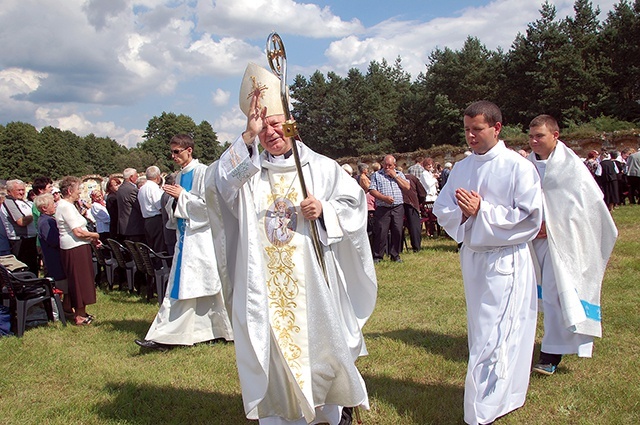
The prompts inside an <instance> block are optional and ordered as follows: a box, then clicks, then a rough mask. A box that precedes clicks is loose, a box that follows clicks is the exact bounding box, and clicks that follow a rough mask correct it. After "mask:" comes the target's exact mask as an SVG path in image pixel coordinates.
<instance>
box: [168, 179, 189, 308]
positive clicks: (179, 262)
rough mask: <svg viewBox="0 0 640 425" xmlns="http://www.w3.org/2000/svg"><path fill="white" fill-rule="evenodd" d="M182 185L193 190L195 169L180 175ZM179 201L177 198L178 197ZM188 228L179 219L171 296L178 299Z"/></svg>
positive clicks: (181, 219) (184, 221) (182, 220)
mask: <svg viewBox="0 0 640 425" xmlns="http://www.w3.org/2000/svg"><path fill="white" fill-rule="evenodd" d="M180 186H181V187H182V188H183V189H184V190H186V191H187V192H190V191H191V187H192V186H193V170H191V171H188V172H186V173H184V174H182V175H181V176H180ZM176 202H177V199H176ZM186 229H187V221H186V219H184V218H179V219H178V258H176V272H175V273H174V276H173V287H172V288H171V294H169V296H170V297H171V298H174V299H178V294H179V293H180V270H181V269H182V249H183V248H184V234H185V231H186Z"/></svg>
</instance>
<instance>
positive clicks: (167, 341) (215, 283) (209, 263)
mask: <svg viewBox="0 0 640 425" xmlns="http://www.w3.org/2000/svg"><path fill="white" fill-rule="evenodd" d="M169 145H170V149H171V157H172V158H173V160H174V162H175V163H176V164H178V165H179V166H180V168H181V169H180V172H179V173H178V175H177V176H176V183H175V184H172V185H164V187H163V189H164V191H165V192H166V193H167V194H169V195H170V196H171V197H172V198H173V199H172V201H170V202H169V203H168V204H167V205H166V207H165V208H166V211H167V213H168V215H169V223H167V225H171V226H172V227H173V228H177V230H176V232H177V242H176V246H175V254H174V256H173V262H172V264H171V272H170V274H169V283H168V285H167V292H166V294H165V296H164V299H163V301H162V305H161V306H160V310H159V311H158V314H157V315H156V318H155V320H154V321H153V323H152V324H151V327H150V328H149V331H148V332H147V336H146V337H145V339H144V340H136V341H135V342H136V344H138V345H140V346H141V347H144V348H151V349H156V350H161V351H164V350H166V349H168V348H170V347H171V346H175V345H193V344H196V343H199V342H208V341H213V340H226V341H232V340H233V331H232V329H231V319H230V316H229V313H228V312H227V309H226V305H225V299H224V296H223V291H222V284H221V281H220V277H219V275H218V266H217V264H216V256H215V253H214V245H213V237H212V233H215V232H219V231H220V229H218V228H215V227H214V228H212V226H211V224H210V223H209V214H208V212H207V206H206V204H205V199H204V198H205V194H204V191H205V185H204V177H205V173H206V171H207V167H206V165H204V164H201V163H200V162H199V161H198V160H197V159H195V158H193V149H194V142H193V139H192V137H191V136H189V135H188V134H178V135H176V136H174V137H173V138H171V141H170V143H169Z"/></svg>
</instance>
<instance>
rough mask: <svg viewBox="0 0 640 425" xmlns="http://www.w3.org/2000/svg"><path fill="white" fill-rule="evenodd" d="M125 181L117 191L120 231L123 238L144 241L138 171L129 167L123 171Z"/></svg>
mask: <svg viewBox="0 0 640 425" xmlns="http://www.w3.org/2000/svg"><path fill="white" fill-rule="evenodd" d="M122 177H123V179H124V181H123V182H122V185H121V186H120V188H119V189H118V191H117V192H116V199H117V200H118V233H119V237H120V239H121V240H125V239H127V240H130V241H133V242H144V241H145V238H144V219H143V218H142V212H141V211H140V204H139V203H138V186H136V182H137V181H138V172H137V171H136V169H135V168H127V169H125V170H124V171H123V172H122Z"/></svg>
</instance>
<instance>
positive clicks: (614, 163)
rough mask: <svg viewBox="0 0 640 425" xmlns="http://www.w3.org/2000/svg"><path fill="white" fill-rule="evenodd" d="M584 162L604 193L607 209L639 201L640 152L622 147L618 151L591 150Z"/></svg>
mask: <svg viewBox="0 0 640 425" xmlns="http://www.w3.org/2000/svg"><path fill="white" fill-rule="evenodd" d="M584 164H585V165H586V166H587V169H588V170H589V172H590V173H591V175H592V176H593V178H594V179H595V180H596V182H597V183H598V186H599V187H600V190H601V191H602V193H603V194H604V200H605V203H606V204H607V207H608V208H609V211H611V210H613V209H614V208H617V207H618V206H620V205H625V204H626V203H627V199H628V200H629V202H630V203H631V204H637V203H640V152H636V151H635V149H633V148H624V149H622V150H621V151H620V152H616V151H611V152H608V151H606V150H603V151H602V152H601V153H599V152H598V151H596V150H592V151H590V152H589V153H588V154H587V158H586V159H585V160H584Z"/></svg>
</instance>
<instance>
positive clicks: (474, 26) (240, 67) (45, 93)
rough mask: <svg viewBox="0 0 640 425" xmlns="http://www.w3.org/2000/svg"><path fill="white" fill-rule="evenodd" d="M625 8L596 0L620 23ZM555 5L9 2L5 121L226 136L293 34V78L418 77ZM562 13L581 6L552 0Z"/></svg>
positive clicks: (2, 69) (338, 0) (0, 86)
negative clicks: (208, 127)
mask: <svg viewBox="0 0 640 425" xmlns="http://www.w3.org/2000/svg"><path fill="white" fill-rule="evenodd" d="M616 2H617V1H614V0H593V4H594V6H599V7H600V9H601V14H600V20H601V21H602V20H604V19H605V18H606V13H607V11H609V10H611V9H612V7H613V4H615V3H616ZM541 3H542V0H495V1H488V0H477V1H476V2H471V1H470V0H445V1H443V0H437V1H434V0H393V1H388V0H384V1H383V0H369V1H365V0H316V1H313V2H309V3H302V2H296V1H292V0H269V1H266V0H217V1H214V0H183V1H180V0H173V1H163V0H2V7H1V8H0V124H6V123H8V122H11V121H22V122H27V123H30V124H33V125H34V126H36V128H38V129H41V128H43V127H45V126H47V125H51V126H54V127H57V128H60V129H62V130H70V131H72V132H74V133H75V134H78V135H80V136H84V135H86V134H89V133H94V134H96V135H98V136H107V137H111V138H113V139H115V140H117V141H118V142H120V143H122V144H123V145H126V146H129V147H132V146H135V145H136V144H137V143H139V142H141V141H142V140H143V139H142V137H141V136H142V134H143V133H144V130H145V128H146V126H147V123H148V121H149V119H150V118H152V117H153V116H158V115H160V114H161V113H162V112H163V111H164V112H174V113H176V114H185V115H188V116H190V117H191V118H193V120H194V121H195V122H196V123H200V122H201V121H202V120H207V121H208V122H210V123H211V124H212V126H213V129H214V131H216V133H217V134H218V139H219V140H220V142H224V141H227V140H231V139H233V138H235V137H236V135H237V134H238V133H239V132H240V131H242V129H243V128H244V122H245V119H244V116H243V115H242V113H241V112H240V110H239V108H238V106H237V104H238V88H239V86H240V79H241V78H242V74H243V72H244V68H245V66H246V64H247V63H248V62H250V61H253V62H256V63H258V64H261V65H263V66H265V67H268V64H267V61H266V56H265V53H264V51H265V44H266V38H267V36H268V35H269V33H271V32H272V31H277V32H278V33H279V34H280V36H281V37H282V39H283V41H284V44H285V47H286V51H287V65H288V72H289V83H290V82H291V81H292V79H293V76H295V75H296V74H303V75H305V76H309V75H311V74H312V73H313V72H314V71H315V70H321V71H322V72H325V73H326V72H327V71H335V72H337V73H339V74H341V75H346V72H347V71H348V70H349V69H350V68H353V67H357V68H360V69H362V70H363V72H366V68H367V65H368V64H369V62H370V61H372V60H378V61H380V60H382V58H386V59H387V60H388V61H389V62H390V63H393V61H394V60H395V58H396V57H397V56H400V57H401V58H402V63H403V66H404V68H405V70H407V71H408V72H409V73H411V75H412V76H413V77H415V76H417V75H418V73H419V72H421V71H424V70H425V65H424V64H425V63H426V62H427V58H428V56H429V54H430V53H431V51H432V50H433V49H434V48H436V47H440V48H443V47H450V48H452V49H459V48H460V47H462V45H463V43H464V40H465V39H466V38H467V36H468V35H471V36H476V37H478V38H479V39H480V40H481V42H483V43H484V44H485V45H486V46H487V47H488V48H490V49H495V48H497V47H498V46H501V47H502V48H503V49H504V50H505V51H506V50H508V49H509V47H510V45H511V42H512V41H513V40H514V38H515V36H516V34H518V32H523V33H524V32H525V30H526V25H527V24H528V23H529V22H532V21H535V20H536V19H538V18H539V12H538V10H539V9H540V6H541ZM551 3H553V4H554V5H555V6H556V8H557V10H558V16H560V17H564V16H567V15H571V14H572V11H573V10H572V7H573V1H572V0H551Z"/></svg>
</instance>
